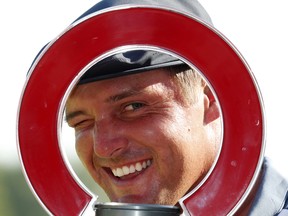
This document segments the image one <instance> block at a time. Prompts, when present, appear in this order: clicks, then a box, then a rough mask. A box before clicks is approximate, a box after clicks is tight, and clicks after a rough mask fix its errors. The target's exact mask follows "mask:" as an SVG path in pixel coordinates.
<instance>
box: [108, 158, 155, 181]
mask: <svg viewBox="0 0 288 216" xmlns="http://www.w3.org/2000/svg"><path fill="white" fill-rule="evenodd" d="M150 165H151V160H147V161H143V162H142V163H140V162H137V163H136V164H131V165H130V166H129V167H128V166H123V167H121V168H115V169H112V173H113V175H114V176H116V177H122V176H125V175H129V174H131V173H135V172H136V171H138V172H140V171H141V170H143V169H146V168H147V167H149V166H150Z"/></svg>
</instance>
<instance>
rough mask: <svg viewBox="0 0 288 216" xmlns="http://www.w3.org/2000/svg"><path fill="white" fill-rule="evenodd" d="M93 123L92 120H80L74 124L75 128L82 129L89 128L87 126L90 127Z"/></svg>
mask: <svg viewBox="0 0 288 216" xmlns="http://www.w3.org/2000/svg"><path fill="white" fill-rule="evenodd" d="M91 125H93V124H92V121H89V120H83V121H80V122H77V123H75V124H74V125H73V128H75V129H82V128H87V127H90V126H91Z"/></svg>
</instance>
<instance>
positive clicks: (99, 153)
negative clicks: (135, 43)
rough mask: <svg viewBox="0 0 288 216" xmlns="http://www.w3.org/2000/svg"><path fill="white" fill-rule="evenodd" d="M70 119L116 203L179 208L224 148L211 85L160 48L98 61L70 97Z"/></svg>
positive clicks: (84, 155)
mask: <svg viewBox="0 0 288 216" xmlns="http://www.w3.org/2000/svg"><path fill="white" fill-rule="evenodd" d="M143 71H144V72H143ZM139 72H141V73H139ZM112 73H114V76H117V77H114V78H110V79H104V80H98V81H95V79H97V78H98V79H99V77H101V74H103V75H107V74H112ZM129 73H135V74H132V75H126V76H119V75H123V74H129ZM66 116H67V117H66V118H67V119H66V121H67V122H68V124H69V125H70V126H71V127H73V128H74V129H75V137H76V150H77V154H78V156H79V158H80V160H81V161H82V162H83V164H84V165H85V167H86V168H87V170H88V171H89V173H90V175H91V176H92V177H93V179H94V180H95V181H96V182H97V183H98V184H99V185H100V186H101V187H102V188H103V189H104V190H105V192H106V193H107V195H108V197H109V198H110V199H111V201H115V202H126V203H157V204H166V205H175V204H176V203H177V201H178V200H179V199H180V198H181V197H182V196H183V195H185V194H186V193H187V192H188V191H189V190H191V189H192V188H193V187H195V185H197V183H199V182H200V181H201V180H202V179H203V177H204V176H205V175H206V174H207V172H208V171H209V169H210V168H211V166H212V164H213V162H214V161H215V158H216V156H217V153H218V149H219V146H220V140H221V124H220V118H219V109H218V107H217V105H216V103H215V101H214V99H213V97H211V91H210V90H209V88H208V86H207V85H206V83H205V82H204V81H203V80H202V78H201V76H200V75H199V74H198V73H196V72H195V71H194V70H193V69H190V68H189V67H188V66H187V65H185V64H183V63H182V62H181V61H179V60H178V59H175V58H173V57H171V56H168V55H166V54H161V53H157V52H154V51H139V50H138V51H129V52H126V53H124V54H117V55H114V56H112V57H109V58H108V59H105V60H103V61H102V62H99V63H98V64H96V65H95V66H93V67H92V68H91V69H90V70H89V71H88V72H87V74H86V75H84V77H83V78H82V79H81V81H80V83H79V84H78V85H77V86H76V87H75V89H74V90H73V91H72V93H71V95H70V96H69V99H68V101H67V105H66Z"/></svg>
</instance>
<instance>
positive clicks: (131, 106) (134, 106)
mask: <svg viewBox="0 0 288 216" xmlns="http://www.w3.org/2000/svg"><path fill="white" fill-rule="evenodd" d="M143 106H144V104H142V103H132V104H129V105H127V106H125V107H124V110H125V111H134V110H137V109H140V108H141V107H143Z"/></svg>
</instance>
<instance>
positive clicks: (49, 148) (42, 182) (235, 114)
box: [17, 7, 265, 215]
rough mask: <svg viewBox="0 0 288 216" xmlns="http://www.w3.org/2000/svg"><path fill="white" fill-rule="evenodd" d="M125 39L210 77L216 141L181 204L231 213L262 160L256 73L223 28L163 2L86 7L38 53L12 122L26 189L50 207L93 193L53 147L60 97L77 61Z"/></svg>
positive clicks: (79, 67) (76, 209) (85, 199)
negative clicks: (218, 118)
mask: <svg viewBox="0 0 288 216" xmlns="http://www.w3.org/2000/svg"><path fill="white" fill-rule="evenodd" d="M127 29H129V31H127ZM125 46H132V47H133V46H151V47H158V48H159V49H163V50H167V51H169V52H171V53H175V54H176V55H178V56H180V57H182V58H183V59H186V60H187V61H188V62H190V63H191V64H193V65H194V66H195V67H196V68H198V69H199V70H200V71H201V72H202V73H203V75H204V76H205V77H206V78H207V80H208V81H209V83H210V84H211V85H212V87H213V89H214V90H215V92H216V93H217V97H218V100H219V103H220V105H221V110H222V118H223V131H224V132H223V144H222V149H221V152H220V154H219V158H218V160H217V163H216V164H215V167H214V169H213V170H212V171H211V173H210V175H209V176H208V177H207V179H206V181H205V182H204V183H203V184H202V185H201V187H199V188H198V189H197V190H196V191H194V192H193V193H191V194H188V195H187V196H186V197H184V198H182V199H181V200H180V204H181V206H182V208H183V209H184V211H188V212H189V213H190V214H191V215H194V214H195V215H206V213H207V212H213V215H226V214H233V213H235V211H236V210H237V209H238V208H239V206H240V205H241V204H242V203H243V201H244V200H245V198H246V197H247V195H248V194H249V191H250V190H251V188H252V187H253V185H254V183H255V181H256V178H257V176H258V173H259V171H260V167H261V164H262V160H263V151H264V150H263V149H264V134H265V133H264V132H265V127H264V117H263V109H262V100H261V97H260V94H259V90H258V87H257V84H256V81H255V79H254V78H253V76H252V73H251V72H250V69H249V67H248V65H247V64H246V62H245V60H244V59H243V58H242V57H241V55H240V54H239V53H238V51H237V50H236V49H235V48H234V47H233V45H232V44H231V43H230V42H229V41H228V40H227V39H226V38H225V37H224V36H223V35H221V34H220V33H219V32H217V31H216V30H215V29H214V28H213V27H211V26H209V25H207V24H205V23H203V22H201V21H199V20H198V19H197V18H194V17H190V16H188V15H185V14H181V13H179V12H176V11H171V10H167V9H165V8H150V7H129V8H128V7H126V8H117V9H113V10H107V11H105V12H102V13H95V14H92V15H91V16H89V17H88V18H85V19H82V20H80V21H77V22H76V23H74V24H73V25H72V26H70V27H69V28H68V29H67V30H66V31H65V32H64V33H63V34H62V35H60V36H59V37H58V38H57V39H55V40H54V41H52V42H51V43H49V44H48V46H46V48H45V49H44V50H43V51H42V53H40V55H39V56H38V57H37V59H36V60H35V62H34V64H33V65H32V67H31V69H30V72H29V78H28V79H27V82H26V85H25V88H24V91H23V95H22V98H21V103H20V107H19V114H18V122H17V123H18V147H19V154H20V157H21V160H22V164H23V167H24V172H25V174H26V177H27V180H28V181H29V184H30V186H31V188H32V190H33V191H34V192H35V194H36V196H37V197H38V198H39V200H40V202H41V203H42V204H43V206H44V207H45V208H46V209H47V210H48V211H49V212H51V213H52V214H54V215H80V214H82V213H83V212H84V211H85V210H86V208H87V206H88V205H89V203H90V202H91V200H92V199H93V196H92V195H91V194H90V193H89V192H87V191H85V190H84V189H83V188H82V187H81V186H80V185H79V183H78V182H77V181H76V180H75V178H74V177H73V176H72V175H71V172H70V171H69V169H68V168H67V166H66V163H65V161H64V159H63V157H62V153H61V150H60V147H59V139H58V136H59V134H58V131H59V120H58V119H59V115H60V114H59V113H60V112H61V104H62V103H63V98H65V97H64V95H65V94H66V92H67V91H68V89H71V83H73V82H74V83H75V80H76V79H77V77H79V72H80V71H83V68H85V67H86V66H87V65H89V64H91V62H93V61H95V59H97V58H100V57H101V56H103V55H104V54H105V53H108V52H111V50H115V49H116V48H121V47H125ZM62 111H63V110H62Z"/></svg>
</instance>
